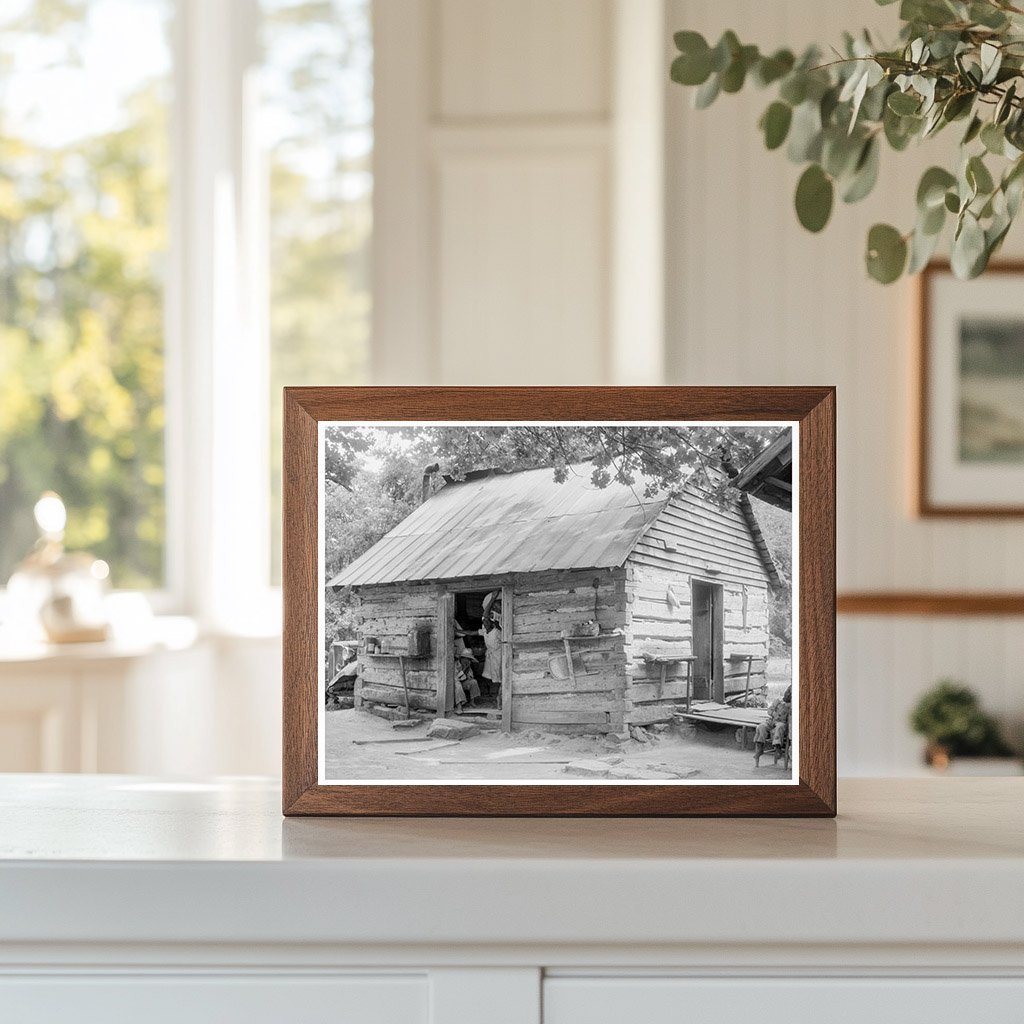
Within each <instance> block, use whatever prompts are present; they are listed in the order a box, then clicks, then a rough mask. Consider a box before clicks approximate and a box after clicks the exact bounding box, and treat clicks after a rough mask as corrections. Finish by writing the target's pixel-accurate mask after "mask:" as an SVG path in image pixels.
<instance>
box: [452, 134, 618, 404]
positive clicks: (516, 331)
mask: <svg viewBox="0 0 1024 1024" xmlns="http://www.w3.org/2000/svg"><path fill="white" fill-rule="evenodd" d="M605 165H606V157H605V154H604V153H603V152H601V151H598V152H596V153H594V152H586V151H584V152H571V151H570V152H563V153H537V154H505V155H504V156H502V157H494V156H491V155H470V156H466V155H458V156H451V157H448V158H446V159H444V160H443V161H442V163H441V167H440V169H439V192H438V197H439V208H440V210H441V211H442V216H441V218H440V226H439V230H440V237H439V243H440V244H439V270H440V286H439V297H440V318H439V326H440V336H441V338H442V339H443V345H442V348H441V355H440V371H441V379H442V380H444V382H445V383H446V384H478V383H487V384H524V383H526V384H529V383H544V384H586V383H600V382H601V380H602V378H603V375H604V351H603V349H602V347H601V346H598V345H595V344H594V339H595V338H604V337H605V336H606V333H607V323H606V321H607V312H606V311H607V304H606V303H605V302H604V301H602V297H603V296H604V295H605V293H606V285H607V280H606V275H605V268H604V261H603V260H602V259H601V254H602V253H604V252H606V251H607V244H608V242H607V228H606V224H607V202H608V201H607V187H606V180H605V179H606V176H607V175H606V171H605Z"/></svg>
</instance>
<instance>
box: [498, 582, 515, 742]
mask: <svg viewBox="0 0 1024 1024" xmlns="http://www.w3.org/2000/svg"><path fill="white" fill-rule="evenodd" d="M514 623H515V618H514V615H513V611H512V588H511V587H502V588H501V731H502V732H504V733H510V732H511V731H512V663H513V661H514V660H515V652H514V651H513V650H512V630H513V628H514Z"/></svg>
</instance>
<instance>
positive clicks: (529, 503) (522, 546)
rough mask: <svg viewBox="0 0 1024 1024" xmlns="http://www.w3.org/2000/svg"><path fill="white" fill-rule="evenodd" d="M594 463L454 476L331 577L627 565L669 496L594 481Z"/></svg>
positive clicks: (400, 577)
mask: <svg viewBox="0 0 1024 1024" xmlns="http://www.w3.org/2000/svg"><path fill="white" fill-rule="evenodd" d="M591 472H592V469H591V467H590V466H576V467H574V469H573V471H572V472H571V473H570V475H569V478H568V479H567V480H566V481H565V483H561V484H559V483H556V482H555V479H554V471H553V470H552V469H533V470H526V471H524V472H521V473H508V474H503V475H494V476H488V477H484V478H481V479H475V480H466V481H463V482H461V483H454V484H448V485H447V486H445V487H443V488H442V489H441V490H440V491H438V492H437V493H436V494H434V495H433V496H432V497H430V498H429V499H428V500H427V501H425V502H424V503H423V504H422V505H420V507H419V508H418V509H416V511H415V512H413V513H412V514H411V515H410V516H408V517H407V518H406V519H404V520H403V521H402V522H401V523H399V524H398V526H396V527H395V528H394V529H393V530H392V531H391V532H390V533H388V534H386V535H385V536H384V537H383V538H381V540H379V541H378V542H377V543H376V544H374V546H373V547H372V548H370V550H369V551H367V552H366V553H365V554H363V555H361V556H360V557H359V558H357V559H356V560H355V561H354V562H352V563H351V565H349V566H347V567H346V568H345V569H343V570H342V571H341V572H340V573H339V574H338V575H337V576H336V577H335V578H334V579H333V580H331V581H330V583H329V586H332V587H344V586H364V585H366V584H371V583H409V582H413V581H416V580H447V579H460V578H462V577H465V576H491V575H496V574H499V573H509V572H539V571H543V570H545V569H602V568H609V567H613V566H619V565H622V563H623V562H624V561H625V560H626V557H627V556H628V555H629V553H630V551H632V549H633V546H634V545H635V544H636V542H637V541H638V540H639V539H640V536H641V534H643V532H644V530H645V529H646V528H647V527H648V526H649V525H650V523H651V522H653V520H654V519H655V518H656V517H657V515H658V513H659V512H661V510H662V509H663V508H664V507H665V505H666V503H667V501H668V499H667V498H664V499H661V500H659V499H651V498H645V497H644V486H643V484H637V485H635V486H634V487H632V488H631V487H627V486H625V485H624V484H618V483H614V482H613V483H611V484H609V485H608V486H607V487H604V488H600V487H595V486H594V485H593V484H592V483H591V482H590V474H591Z"/></svg>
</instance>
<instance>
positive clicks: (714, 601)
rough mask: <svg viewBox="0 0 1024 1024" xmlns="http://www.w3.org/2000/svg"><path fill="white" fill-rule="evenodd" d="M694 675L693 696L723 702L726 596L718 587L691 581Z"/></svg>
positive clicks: (720, 586)
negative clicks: (697, 695) (695, 694)
mask: <svg viewBox="0 0 1024 1024" xmlns="http://www.w3.org/2000/svg"><path fill="white" fill-rule="evenodd" d="M691 590H692V603H691V605H690V607H691V609H692V613H693V624H692V625H693V655H694V657H695V658H696V659H697V660H696V662H695V663H694V667H693V674H694V682H695V692H696V693H697V694H700V695H702V696H706V697H709V698H710V699H711V700H717V701H719V702H720V703H722V702H724V701H725V665H724V662H723V653H724V648H725V631H724V628H723V620H724V616H725V594H724V591H723V589H722V585H721V584H720V583H707V582H705V581H703V580H694V581H693V584H692V588H691Z"/></svg>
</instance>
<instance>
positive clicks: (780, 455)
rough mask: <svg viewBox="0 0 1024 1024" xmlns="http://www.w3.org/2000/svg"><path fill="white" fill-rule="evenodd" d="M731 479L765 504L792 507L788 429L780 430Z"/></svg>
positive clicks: (791, 458) (791, 451) (790, 447)
mask: <svg viewBox="0 0 1024 1024" xmlns="http://www.w3.org/2000/svg"><path fill="white" fill-rule="evenodd" d="M732 483H733V486H734V487H738V488H739V489H740V490H741V491H746V492H747V494H753V495H755V496H756V497H758V498H760V499H761V500H762V501H766V502H768V504H769V505H774V506H775V507H776V508H781V509H785V510H786V511H787V512H790V511H792V508H793V432H792V430H785V431H783V433H781V434H780V435H779V436H778V437H777V438H776V439H775V440H774V441H773V442H772V443H771V444H770V445H768V447H767V448H765V450H764V451H763V452H761V454H760V455H758V456H757V457H756V458H755V459H753V460H752V461H751V462H750V464H749V465H748V466H747V467H746V469H744V470H743V472H742V473H740V475H739V476H738V477H736V479H735V480H733V482H732Z"/></svg>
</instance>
